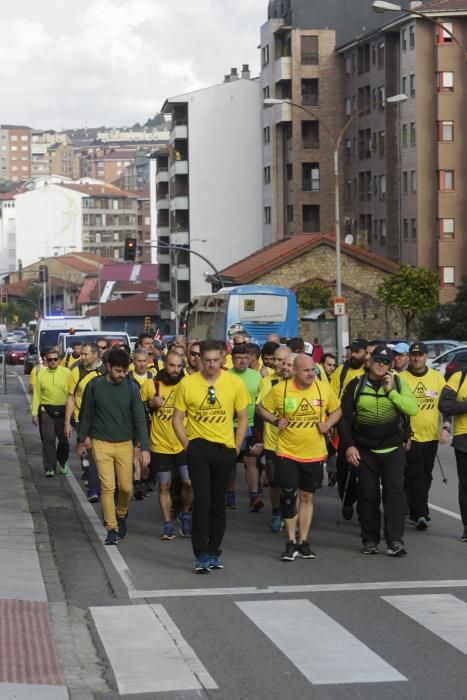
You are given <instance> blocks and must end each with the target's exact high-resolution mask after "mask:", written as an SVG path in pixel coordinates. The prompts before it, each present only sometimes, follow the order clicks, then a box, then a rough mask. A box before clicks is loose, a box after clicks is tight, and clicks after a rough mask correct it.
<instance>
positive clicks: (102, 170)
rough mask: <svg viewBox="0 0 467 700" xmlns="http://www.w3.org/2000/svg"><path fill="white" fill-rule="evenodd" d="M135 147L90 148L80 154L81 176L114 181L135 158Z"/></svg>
mask: <svg viewBox="0 0 467 700" xmlns="http://www.w3.org/2000/svg"><path fill="white" fill-rule="evenodd" d="M135 151H136V147H135V148H130V149H128V148H124V149H123V148H119V147H116V148H99V149H95V150H94V149H90V151H89V152H88V153H83V154H81V158H80V171H81V172H80V175H81V177H93V178H97V179H98V180H103V181H104V182H115V181H116V180H118V179H119V178H120V177H122V176H123V172H124V170H125V168H126V167H128V166H129V165H131V164H132V163H133V162H134V159H135Z"/></svg>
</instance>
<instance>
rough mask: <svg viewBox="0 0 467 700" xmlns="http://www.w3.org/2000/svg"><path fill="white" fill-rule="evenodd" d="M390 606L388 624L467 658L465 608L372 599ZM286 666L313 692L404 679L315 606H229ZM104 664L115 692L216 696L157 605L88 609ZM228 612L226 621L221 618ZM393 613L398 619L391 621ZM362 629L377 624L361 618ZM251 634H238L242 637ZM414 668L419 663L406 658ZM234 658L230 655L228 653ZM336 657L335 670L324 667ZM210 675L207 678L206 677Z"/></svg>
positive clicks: (456, 603)
mask: <svg viewBox="0 0 467 700" xmlns="http://www.w3.org/2000/svg"><path fill="white" fill-rule="evenodd" d="M376 599H377V600H379V601H383V602H384V604H387V605H388V606H392V608H394V609H395V610H397V611H398V612H397V613H395V615H396V617H394V616H393V615H392V614H391V615H392V619H393V620H394V626H395V627H396V629H397V626H398V625H400V624H401V621H402V619H404V618H405V621H406V622H407V620H408V621H409V622H414V623H416V624H417V625H419V626H421V627H423V628H424V630H425V631H426V632H428V633H430V634H431V635H435V637H437V638H438V639H439V641H440V643H441V644H442V643H447V644H449V645H451V647H454V649H456V650H457V651H458V652H461V653H462V654H465V655H467V603H466V602H464V601H463V600H461V599H460V598H458V597H456V596H455V595H452V594H449V593H435V594H425V593H423V594H418V593H410V594H408V595H377V596H376ZM225 605H226V606H230V605H232V606H235V608H237V609H238V610H240V611H241V613H243V617H242V620H244V621H245V624H246V625H253V626H254V628H256V631H258V630H259V631H260V632H261V633H262V634H263V635H264V637H265V638H266V639H267V640H268V643H270V644H272V645H274V647H276V650H279V652H280V653H281V654H282V655H283V656H284V657H285V658H286V659H287V660H288V661H289V662H291V663H292V664H293V666H294V667H295V668H296V669H297V672H298V673H300V674H301V675H302V676H303V677H304V678H305V679H306V681H308V682H309V683H310V684H312V685H313V686H331V685H335V686H339V685H342V684H346V686H349V685H352V684H361V683H364V684H378V683H404V682H407V681H410V680H411V679H410V674H407V671H406V672H405V673H406V675H404V674H403V673H401V672H400V670H398V669H397V668H395V667H394V666H393V665H391V663H389V662H388V661H387V660H386V659H384V658H382V656H381V655H380V654H378V653H376V651H375V650H373V649H370V648H369V646H368V645H367V644H365V643H364V642H363V641H362V640H360V639H358V636H357V634H354V633H353V632H352V631H351V630H349V629H347V628H346V627H345V626H344V625H343V624H341V623H340V622H339V620H338V619H335V617H336V618H338V616H339V615H338V614H337V613H336V614H335V617H333V616H331V615H330V614H328V613H327V612H324V611H323V610H322V609H321V608H320V607H319V604H316V603H315V602H311V601H310V600H308V599H306V598H303V599H297V598H293V599H274V600H260V599H258V598H255V599H253V600H229V601H226V602H225ZM90 612H91V615H92V618H93V620H94V623H95V626H96V629H97V632H98V634H99V637H100V639H101V641H102V644H103V646H104V649H105V651H106V654H107V656H108V659H109V662H110V664H111V667H112V670H113V673H114V676H115V680H116V685H117V688H118V691H119V693H120V694H133V693H135V694H136V693H144V692H146V693H154V694H156V693H161V692H173V691H178V692H182V691H190V690H191V691H195V696H196V697H198V695H196V693H199V692H200V691H203V690H217V689H220V690H222V682H221V679H220V678H216V677H215V676H216V671H215V670H214V669H210V668H209V666H210V658H209V654H208V653H207V651H206V649H205V648H204V646H203V644H202V642H201V641H200V640H198V642H197V649H196V650H195V649H194V648H192V647H191V646H190V645H189V644H188V643H187V641H186V640H185V639H184V637H183V633H182V631H181V630H180V629H179V628H178V627H177V625H176V624H175V622H174V620H173V619H172V618H171V617H170V615H169V614H168V613H167V610H166V609H165V608H164V606H163V605H161V604H151V603H144V604H139V605H124V606H108V607H94V608H90ZM228 614H229V613H228V610H227V611H226V615H228ZM398 615H402V616H404V617H403V618H398V617H397V616H398ZM368 624H373V625H378V624H379V620H378V616H377V615H372V614H371V610H369V614H368ZM249 632H251V629H250V630H249V629H247V628H245V629H244V630H242V636H243V637H244V638H246V637H247V635H248V634H249ZM413 653H414V654H415V656H414V668H415V667H416V665H417V663H420V662H421V661H422V657H420V658H419V659H418V660H417V658H416V657H417V650H415V651H414V652H413ZM232 654H233V655H234V654H235V649H232ZM333 658H338V659H339V663H338V664H331V663H329V661H330V659H333ZM211 673H212V674H213V675H211Z"/></svg>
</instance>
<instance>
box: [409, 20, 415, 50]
mask: <svg viewBox="0 0 467 700" xmlns="http://www.w3.org/2000/svg"><path fill="white" fill-rule="evenodd" d="M409 48H411V49H414V48H415V25H414V24H412V25H411V26H410V27H409Z"/></svg>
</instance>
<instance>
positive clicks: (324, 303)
mask: <svg viewBox="0 0 467 700" xmlns="http://www.w3.org/2000/svg"><path fill="white" fill-rule="evenodd" d="M295 294H296V295H297V301H298V303H299V304H300V306H301V307H302V309H309V310H311V309H327V308H329V307H330V306H332V291H331V290H330V289H329V287H323V286H322V285H321V284H319V282H313V284H311V285H310V286H309V287H299V288H298V289H297V290H296V291H295Z"/></svg>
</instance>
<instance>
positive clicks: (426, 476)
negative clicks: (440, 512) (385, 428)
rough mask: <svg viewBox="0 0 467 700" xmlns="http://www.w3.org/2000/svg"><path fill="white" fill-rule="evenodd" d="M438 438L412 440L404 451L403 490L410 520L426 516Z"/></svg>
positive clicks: (427, 515)
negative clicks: (408, 447)
mask: <svg viewBox="0 0 467 700" xmlns="http://www.w3.org/2000/svg"><path fill="white" fill-rule="evenodd" d="M437 452H438V440H429V441H428V442H416V441H415V440H412V442H411V446H410V450H409V451H408V452H406V459H407V466H406V468H405V492H406V495H407V502H408V506H409V515H410V517H411V518H412V520H418V518H421V517H423V518H428V517H429V515H430V513H429V510H428V494H429V491H430V486H431V482H432V481H433V467H434V464H435V459H436V453H437Z"/></svg>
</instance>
